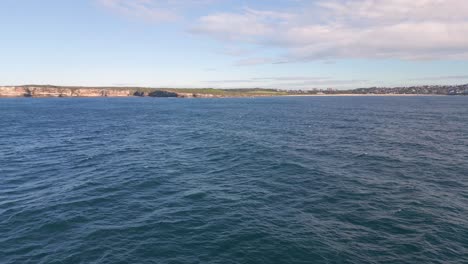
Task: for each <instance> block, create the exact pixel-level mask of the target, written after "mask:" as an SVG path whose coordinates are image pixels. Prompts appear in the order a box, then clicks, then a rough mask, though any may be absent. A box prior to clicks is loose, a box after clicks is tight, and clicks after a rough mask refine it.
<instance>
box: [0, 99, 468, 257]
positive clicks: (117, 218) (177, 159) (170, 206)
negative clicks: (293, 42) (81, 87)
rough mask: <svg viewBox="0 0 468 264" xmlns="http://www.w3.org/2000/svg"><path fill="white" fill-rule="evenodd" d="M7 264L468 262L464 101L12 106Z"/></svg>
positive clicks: (7, 132) (4, 143)
mask: <svg viewBox="0 0 468 264" xmlns="http://www.w3.org/2000/svg"><path fill="white" fill-rule="evenodd" d="M0 263H2V264H9V263H65V264H68V263H72V264H73V263H83V264H84V263H223V264H224V263H226V264H229V263H252V264H253V263H356V264H358V263H359V264H360V263H468V97H287V98H286V97H284V98H256V99H250V98H248V99H247V98H243V99H162V98H161V99H157V98H123V99H117V98H94V99H64V98H62V99H25V98H22V99H1V100H0Z"/></svg>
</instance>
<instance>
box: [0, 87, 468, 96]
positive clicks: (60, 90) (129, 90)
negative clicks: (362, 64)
mask: <svg viewBox="0 0 468 264" xmlns="http://www.w3.org/2000/svg"><path fill="white" fill-rule="evenodd" d="M391 89H392V88H390V89H387V88H381V89H379V88H377V89H375V88H369V89H355V90H347V91H343V93H340V92H341V91H331V92H329V91H325V92H315V93H313V92H310V91H294V90H292V91H287V90H273V89H260V88H253V89H213V88H206V89H184V88H167V89H166V88H146V87H81V86H52V85H24V86H0V98H99V97H101V98H103V97H107V98H122V97H159V98H256V97H279V96H287V97H289V96H292V97H359V96H361V97H382V96H386V97H408V96H410V97H414V96H449V95H450V96H456V95H461V96H463V95H468V94H467V93H466V90H465V92H464V93H451V91H450V90H446V91H445V90H444V91H441V90H438V91H432V93H431V92H430V91H427V90H425V91H421V92H422V93H417V91H416V90H413V91H410V92H413V93H408V92H407V91H401V90H396V89H395V90H391ZM398 92H399V93H398ZM414 92H416V93H414Z"/></svg>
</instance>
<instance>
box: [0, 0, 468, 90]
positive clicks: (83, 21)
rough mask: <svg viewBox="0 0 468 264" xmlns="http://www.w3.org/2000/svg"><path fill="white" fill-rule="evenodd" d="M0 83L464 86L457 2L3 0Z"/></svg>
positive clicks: (467, 32)
mask: <svg viewBox="0 0 468 264" xmlns="http://www.w3.org/2000/svg"><path fill="white" fill-rule="evenodd" d="M0 32H1V34H2V38H1V39H2V41H1V46H0V47H1V49H0V58H1V59H2V63H1V64H0V85H19V84H32V83H34V84H56V85H99V86H101V85H112V86H114V85H119V86H120V85H122V86H134V85H138V86H150V87H220V88H244V87H263V88H283V89H312V88H328V87H332V88H338V89H343V88H356V87H368V86H400V85H403V86H406V85H419V84H463V83H468V2H466V1H459V0H412V1H409V0H352V1H350V0H327V1H325V0H309V1H307V0H269V1H267V0H263V1H262V0H258V1H239V0H237V1H234V0H77V1H72V0H41V1H37V0H2V1H1V2H0Z"/></svg>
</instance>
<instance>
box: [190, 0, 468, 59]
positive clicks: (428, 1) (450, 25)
mask: <svg viewBox="0 0 468 264" xmlns="http://www.w3.org/2000/svg"><path fill="white" fill-rule="evenodd" d="M303 2H308V1H303ZM308 3H310V5H307V4H305V5H304V8H303V9H301V10H296V11H295V12H291V11H288V12H278V11H275V10H253V9H244V10H243V11H242V12H240V13H226V12H224V13H216V14H211V15H207V16H203V17H201V18H200V19H199V21H198V23H197V25H196V26H194V27H193V28H192V32H194V33H197V34H204V35H207V36H210V37H214V38H217V39H221V40H224V41H228V42H230V43H231V45H232V42H248V43H254V44H257V45H259V46H261V47H273V48H279V49H282V50H283V51H284V53H285V56H284V57H283V58H271V59H268V58H246V59H244V60H242V61H241V62H239V63H238V64H240V65H246V64H254V63H256V62H258V63H273V62H275V61H278V60H281V61H308V60H318V59H320V60H328V59H340V58H369V59H403V60H421V59H455V60H456V59H462V60H466V59H468V1H461V0H346V1H343V0H341V1H338V0H332V1H320V2H318V3H315V4H314V3H313V2H312V3H311V1H309V2H308Z"/></svg>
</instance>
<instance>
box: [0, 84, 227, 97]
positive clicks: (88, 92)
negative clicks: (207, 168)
mask: <svg viewBox="0 0 468 264" xmlns="http://www.w3.org/2000/svg"><path fill="white" fill-rule="evenodd" d="M133 96H137V97H146V96H148V97H179V98H193V97H200V98H211V97H221V96H216V95H213V94H201V93H183V92H174V91H166V90H162V89H151V88H112V87H60V86H30V85H27V86H0V97H133Z"/></svg>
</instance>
